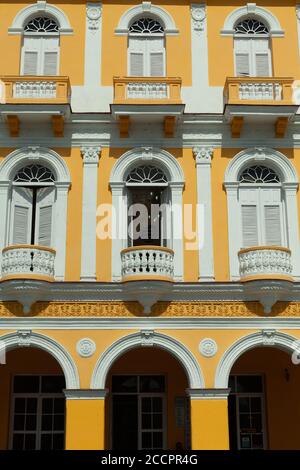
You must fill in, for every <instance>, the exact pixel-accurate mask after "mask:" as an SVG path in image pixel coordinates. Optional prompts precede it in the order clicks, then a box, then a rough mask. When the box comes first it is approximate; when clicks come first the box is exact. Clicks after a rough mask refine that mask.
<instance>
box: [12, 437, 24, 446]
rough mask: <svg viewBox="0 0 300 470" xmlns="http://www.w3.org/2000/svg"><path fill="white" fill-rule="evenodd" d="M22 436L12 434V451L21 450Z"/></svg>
mask: <svg viewBox="0 0 300 470" xmlns="http://www.w3.org/2000/svg"><path fill="white" fill-rule="evenodd" d="M23 445H24V434H14V437H13V445H12V448H13V449H14V450H23Z"/></svg>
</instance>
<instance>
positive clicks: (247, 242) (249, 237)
mask: <svg viewBox="0 0 300 470" xmlns="http://www.w3.org/2000/svg"><path fill="white" fill-rule="evenodd" d="M242 234H243V248H249V247H251V246H257V245H258V227H257V206H242Z"/></svg>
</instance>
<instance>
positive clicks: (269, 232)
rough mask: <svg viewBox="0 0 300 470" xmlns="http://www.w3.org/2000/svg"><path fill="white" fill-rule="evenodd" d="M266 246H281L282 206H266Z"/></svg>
mask: <svg viewBox="0 0 300 470" xmlns="http://www.w3.org/2000/svg"><path fill="white" fill-rule="evenodd" d="M264 213H265V214H264V215H265V244H266V245H267V246H274V245H276V246H280V245H281V244H282V240H281V221H280V219H281V217H280V206H265V207H264Z"/></svg>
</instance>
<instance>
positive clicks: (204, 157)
mask: <svg viewBox="0 0 300 470" xmlns="http://www.w3.org/2000/svg"><path fill="white" fill-rule="evenodd" d="M193 152H194V157H195V161H196V171H197V203H198V214H200V213H202V214H203V220H202V221H201V220H198V238H199V250H198V254H199V281H201V282H210V281H214V279H215V275H214V246H213V225H212V195H211V159H212V156H213V149H212V148H209V147H195V148H194V150H193ZM201 222H202V224H203V227H201V226H199V223H201Z"/></svg>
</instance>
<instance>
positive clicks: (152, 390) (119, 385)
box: [105, 347, 190, 450]
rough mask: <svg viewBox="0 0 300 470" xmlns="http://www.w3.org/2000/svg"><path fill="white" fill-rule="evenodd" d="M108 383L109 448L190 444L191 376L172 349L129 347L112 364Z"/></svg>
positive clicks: (173, 447) (126, 448)
mask: <svg viewBox="0 0 300 470" xmlns="http://www.w3.org/2000/svg"><path fill="white" fill-rule="evenodd" d="M106 388H107V389H108V391H109V393H108V397H107V400H106V410H105V415H106V448H109V449H114V450H137V449H139V450H154V449H156V450H160V449H176V448H183V449H188V448H190V404H189V398H188V397H187V395H186V392H185V391H186V389H187V388H188V377H187V375H186V372H185V371H184V369H183V367H182V365H181V364H180V363H179V361H178V360H177V359H176V358H175V357H174V356H172V354H170V352H167V351H164V350H162V349H160V348H145V347H144V348H141V347H137V348H135V349H132V350H130V351H128V352H125V353H124V354H123V355H121V356H120V357H119V358H118V359H117V360H116V361H115V362H114V363H113V364H112V366H111V368H110V370H109V373H108V375H107V379H106Z"/></svg>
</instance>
